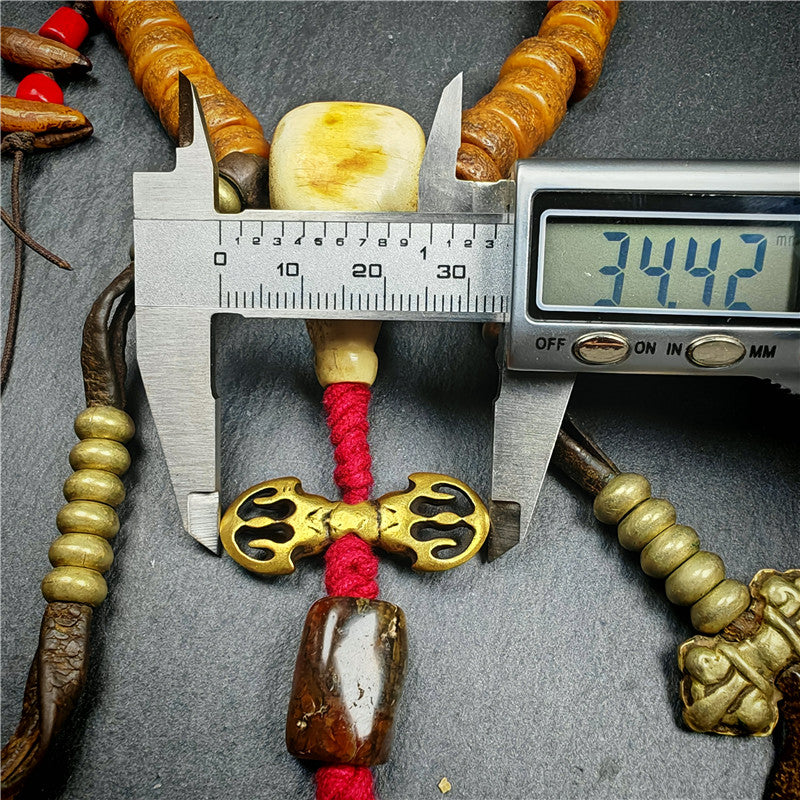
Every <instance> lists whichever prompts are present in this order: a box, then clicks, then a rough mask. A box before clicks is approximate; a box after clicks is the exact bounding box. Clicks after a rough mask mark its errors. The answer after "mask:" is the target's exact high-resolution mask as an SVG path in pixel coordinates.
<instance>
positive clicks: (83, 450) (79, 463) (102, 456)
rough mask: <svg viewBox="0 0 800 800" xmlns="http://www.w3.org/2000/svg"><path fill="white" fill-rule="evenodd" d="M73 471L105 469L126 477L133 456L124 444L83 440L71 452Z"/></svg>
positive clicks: (70, 461) (107, 440) (103, 440)
mask: <svg viewBox="0 0 800 800" xmlns="http://www.w3.org/2000/svg"><path fill="white" fill-rule="evenodd" d="M69 465H70V466H71V467H72V469H104V470H105V471H106V472H113V473H114V474H115V475H124V474H125V473H126V472H127V471H128V468H129V467H130V465H131V456H130V453H128V449H127V448H126V447H125V445H124V444H120V443H119V442H115V441H114V440H113V439H83V440H82V441H80V442H78V443H77V444H76V445H75V446H74V447H73V448H72V450H70V452H69Z"/></svg>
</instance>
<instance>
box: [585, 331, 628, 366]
mask: <svg viewBox="0 0 800 800" xmlns="http://www.w3.org/2000/svg"><path fill="white" fill-rule="evenodd" d="M630 351H631V346H630V345H629V344H628V340H627V339H626V338H625V337H624V336H620V335H619V334H618V333H587V334H586V335H585V336H581V337H580V338H579V339H576V340H575V344H574V345H572V353H573V355H574V356H575V358H577V359H578V360H579V361H583V363H584V364H619V362H620V361H624V360H625V359H626V358H627V357H628V353H630Z"/></svg>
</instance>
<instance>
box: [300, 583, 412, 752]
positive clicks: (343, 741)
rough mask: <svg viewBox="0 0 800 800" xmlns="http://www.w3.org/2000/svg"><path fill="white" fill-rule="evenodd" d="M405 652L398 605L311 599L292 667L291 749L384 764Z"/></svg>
mask: <svg viewBox="0 0 800 800" xmlns="http://www.w3.org/2000/svg"><path fill="white" fill-rule="evenodd" d="M406 652H407V640H406V619H405V614H403V611H402V609H400V608H399V607H398V606H395V605H392V604H391V603H385V602H383V601H381V600H366V599H362V598H355V597H325V598H323V599H322V600H318V601H317V602H316V603H314V605H313V606H312V607H311V609H310V611H309V612H308V616H307V617H306V625H305V629H304V630H303V639H302V641H301V643H300V652H299V653H298V655H297V664H296V666H295V671H294V685H293V687H292V699H291V701H290V702H289V715H288V718H287V720H286V746H287V747H288V749H289V752H290V753H291V754H292V755H294V756H296V757H297V758H307V759H313V760H316V761H328V762H335V763H339V764H351V765H353V766H371V765H372V764H382V763H383V762H384V761H386V759H387V758H388V757H389V748H390V747H391V743H392V723H393V721H394V712H395V707H396V706H397V701H398V700H399V698H400V691H401V689H402V686H403V678H404V677H405V671H406Z"/></svg>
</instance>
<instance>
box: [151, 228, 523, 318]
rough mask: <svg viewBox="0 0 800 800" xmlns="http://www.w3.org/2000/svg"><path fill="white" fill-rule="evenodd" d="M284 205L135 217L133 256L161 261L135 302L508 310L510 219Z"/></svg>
mask: <svg viewBox="0 0 800 800" xmlns="http://www.w3.org/2000/svg"><path fill="white" fill-rule="evenodd" d="M269 213H270V212H262V214H261V216H262V217H264V216H266V215H268V214H269ZM285 216H286V215H285V214H283V215H282V218H281V219H274V220H270V219H264V218H261V219H250V220H247V219H236V220H224V219H216V220H196V219H195V220H191V219H187V220H137V222H136V225H137V256H140V257H143V258H144V260H146V261H149V260H150V259H152V258H156V259H163V260H164V261H166V262H168V263H169V264H170V265H171V267H170V271H169V272H170V274H169V275H164V274H159V273H152V272H148V273H146V274H143V275H142V277H141V279H140V281H139V284H138V285H137V304H138V305H139V306H154V307H155V306H160V307H163V306H165V305H170V306H172V307H180V306H185V307H190V308H193V309H200V308H202V309H208V310H211V309H215V310H217V311H223V312H240V313H242V314H243V315H248V316H259V315H261V314H263V315H269V316H271V317H301V318H304V317H309V316H314V314H323V315H324V316H325V317H326V318H330V317H337V316H341V317H343V318H348V319H353V318H361V319H369V318H373V317H374V318H380V319H405V320H408V319H431V320H435V319H450V320H452V319H454V318H457V319H461V320H464V321H470V320H471V321H487V320H497V321H502V320H504V319H505V318H506V317H507V313H508V304H509V298H510V293H511V285H510V283H511V274H510V265H511V262H512V259H513V236H514V231H513V225H512V224H511V223H508V222H502V221H484V220H485V218H484V219H481V220H480V221H476V220H475V217H474V216H470V215H464V216H465V221H464V222H453V221H452V220H453V217H452V215H450V217H449V219H448V220H441V219H437V218H436V216H435V215H424V214H423V215H420V214H414V215H408V217H409V221H407V222H406V221H404V220H402V215H397V214H395V215H392V217H391V219H382V218H381V216H382V215H379V214H372V215H361V216H363V217H364V219H359V215H348V217H347V219H336V218H335V217H334V216H333V215H327V216H326V217H325V218H320V219H311V220H310V219H308V218H305V219H302V220H287V219H286V218H285ZM304 216H306V217H307V216H308V215H304ZM426 216H428V217H430V218H429V219H426V218H425V217H426ZM398 217H400V219H398ZM420 217H422V219H420ZM495 218H496V219H501V218H500V217H495ZM412 219H413V221H412ZM489 219H492V217H489ZM165 248H166V249H165ZM150 250H152V251H153V252H149V251H150Z"/></svg>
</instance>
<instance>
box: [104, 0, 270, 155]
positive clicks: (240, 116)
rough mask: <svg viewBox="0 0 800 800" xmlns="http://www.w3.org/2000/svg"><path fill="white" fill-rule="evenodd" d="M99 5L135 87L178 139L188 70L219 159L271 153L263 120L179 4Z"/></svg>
mask: <svg viewBox="0 0 800 800" xmlns="http://www.w3.org/2000/svg"><path fill="white" fill-rule="evenodd" d="M94 9H95V12H96V13H97V16H98V17H99V18H100V19H101V20H102V21H103V22H104V23H105V24H106V25H107V26H108V28H109V29H110V30H111V31H112V33H113V34H114V36H115V38H116V40H117V44H118V45H119V47H120V50H122V52H123V54H124V55H125V57H126V58H127V60H128V68H129V69H130V72H131V75H132V76H133V80H134V82H135V83H136V86H137V87H138V88H139V89H140V90H141V91H142V94H143V95H144V96H145V99H146V100H147V102H148V103H149V104H150V107H151V108H152V109H153V111H155V113H156V114H158V116H159V119H160V120H161V122H162V124H163V125H164V128H165V129H166V130H167V133H169V135H170V136H171V137H172V138H173V139H176V138H177V135H178V74H179V73H180V72H183V73H184V74H185V75H186V76H187V77H188V78H189V79H190V80H191V81H192V83H194V85H195V86H196V87H197V90H198V94H199V96H200V104H201V105H202V107H203V112H204V114H205V117H206V123H207V124H208V131H209V135H210V137H211V143H212V145H213V147H214V153H215V155H216V157H217V161H221V160H222V159H223V158H224V157H225V156H226V155H228V154H229V153H233V152H240V153H253V154H255V155H258V156H263V157H264V158H266V157H267V156H268V155H269V143H268V142H267V140H266V139H265V138H264V132H263V130H262V128H261V125H260V124H259V122H258V120H257V119H256V118H255V116H254V115H253V114H252V112H251V111H250V110H249V109H248V108H247V106H246V105H245V104H244V103H243V102H242V101H241V100H239V98H238V97H236V96H235V95H233V94H232V93H231V92H229V91H228V89H226V88H225V85H224V84H223V83H222V82H221V81H220V80H219V78H217V76H216V73H215V72H214V69H213V68H212V66H211V64H209V63H208V61H206V59H205V58H203V56H202V55H201V54H200V51H199V50H198V49H197V45H196V44H195V43H194V36H193V34H192V29H191V27H190V25H189V23H188V22H187V21H186V20H185V19H184V18H183V16H181V13H180V11H178V7H177V5H176V4H175V3H173V2H168V1H167V0H95V2H94Z"/></svg>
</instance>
